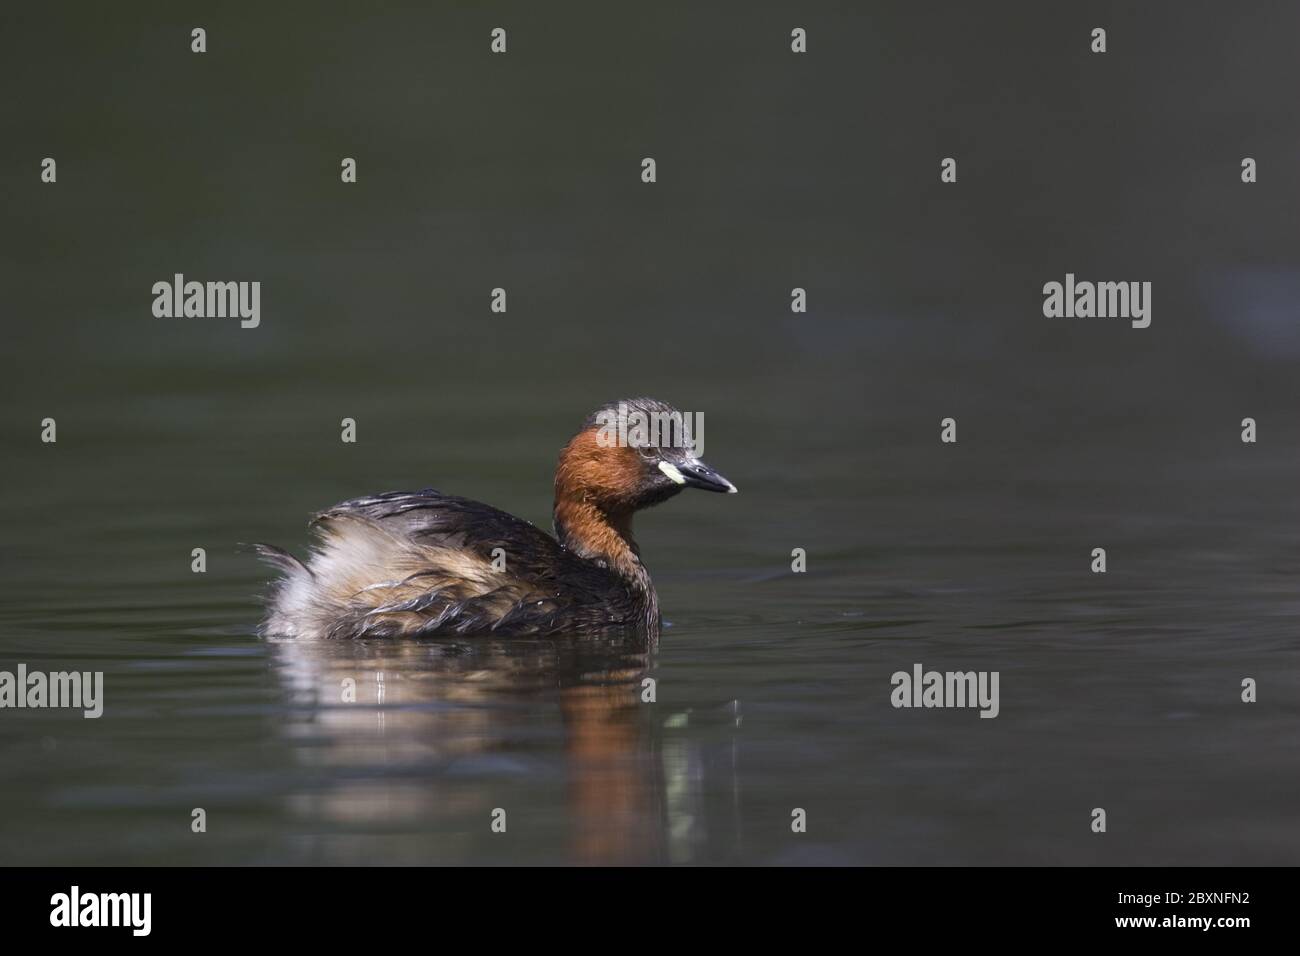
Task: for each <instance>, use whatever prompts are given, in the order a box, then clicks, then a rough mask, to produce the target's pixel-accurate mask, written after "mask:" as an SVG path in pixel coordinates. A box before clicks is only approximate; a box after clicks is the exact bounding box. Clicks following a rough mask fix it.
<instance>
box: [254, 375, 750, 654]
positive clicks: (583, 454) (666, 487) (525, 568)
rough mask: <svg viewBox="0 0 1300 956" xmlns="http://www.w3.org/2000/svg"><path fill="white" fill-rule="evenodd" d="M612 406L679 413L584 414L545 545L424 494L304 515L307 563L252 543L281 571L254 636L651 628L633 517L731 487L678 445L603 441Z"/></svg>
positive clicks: (497, 516)
mask: <svg viewBox="0 0 1300 956" xmlns="http://www.w3.org/2000/svg"><path fill="white" fill-rule="evenodd" d="M616 408H617V409H618V413H619V414H625V413H626V411H627V410H629V409H630V410H631V411H633V412H636V413H639V414H641V415H645V416H664V415H676V416H678V421H680V420H681V417H682V416H681V415H680V413H678V412H676V410H675V409H673V408H672V406H670V405H667V404H665V403H663V402H659V401H655V400H653V399H645V398H641V399H631V400H627V401H624V402H618V403H614V404H611V405H608V406H606V407H604V408H602V409H600V410H599V411H597V412H595V413H593V414H592V415H591V416H590V417H589V418H588V419H587V420H586V422H584V424H583V427H582V430H581V431H579V432H578V434H577V435H575V436H574V437H573V439H572V440H571V441H570V442H569V443H568V444H567V445H566V446H565V447H564V450H563V451H562V452H560V461H559V464H558V465H557V466H556V469H555V508H554V513H553V517H554V522H555V537H554V538H552V537H551V536H550V535H548V534H546V533H545V532H543V531H540V530H539V529H538V528H536V527H534V526H533V525H532V524H530V523H529V522H527V521H524V520H522V519H520V518H516V517H514V516H513V515H510V514H506V513H505V512H504V511H498V510H497V509H496V508H492V507H490V506H488V505H485V504H480V503H479V502H477V501H470V500H469V499H467V498H458V497H455V496H452V495H444V494H440V493H439V492H437V491H434V490H433V489H426V490H424V491H416V492H401V491H392V492H388V493H386V494H381V495H373V496H371V497H366V498H355V499H353V500H351V501H345V502H343V503H342V504H339V505H335V506H334V507H333V508H330V509H329V510H328V511H323V512H321V513H320V514H318V515H316V516H315V517H314V518H313V519H312V528H313V530H315V531H316V532H317V534H318V536H319V538H320V541H319V543H318V544H317V546H316V547H315V549H314V550H313V552H312V554H311V556H310V557H309V559H308V561H307V563H306V564H304V563H302V562H301V561H299V560H298V559H297V558H295V557H294V556H293V555H291V554H289V553H288V552H286V551H282V550H281V549H279V548H275V547H272V546H270V545H264V544H259V545H255V548H256V550H257V551H258V553H259V554H260V555H261V556H262V558H263V559H264V560H266V561H267V562H268V563H270V564H272V565H274V566H275V567H276V568H278V569H279V570H280V571H282V572H283V573H284V577H283V578H281V579H280V580H279V581H278V582H277V584H276V586H275V590H274V592H273V594H272V595H271V600H270V611H269V615H268V617H267V620H266V622H265V624H264V625H263V628H262V630H263V633H265V634H268V635H275V636H281V637H295V638H296V637H305V638H322V637H332V638H367V637H403V636H419V635H439V634H479V633H482V634H495V635H502V636H524V635H529V636H540V635H552V634H560V633H582V632H592V631H605V630H613V629H619V628H628V629H634V630H636V631H640V632H657V631H658V628H659V602H658V599H657V598H656V596H655V589H654V585H653V584H651V582H650V575H649V573H648V572H647V571H646V569H645V565H643V564H642V563H641V556H640V552H639V551H638V549H637V545H636V542H635V541H633V540H632V514H633V512H635V511H638V510H640V509H642V508H648V507H650V506H652V505H657V504H659V503H660V502H661V501H667V500H668V499H669V498H671V497H673V496H674V495H676V494H677V493H678V492H679V491H681V490H682V489H684V488H702V489H704V490H705V491H719V492H735V490H736V486H735V485H733V484H732V483H731V482H729V481H728V480H727V479H726V478H723V477H722V476H721V475H719V474H718V473H717V472H716V471H714V470H713V469H712V468H710V467H709V466H708V465H705V464H704V463H703V462H701V461H700V460H699V459H698V458H696V457H695V456H694V454H693V453H692V451H691V449H690V447H689V445H690V443H689V442H685V443H681V442H676V443H669V442H664V441H662V440H661V441H660V442H659V443H658V444H653V443H651V442H650V441H649V440H646V439H645V436H644V432H637V430H636V429H633V430H632V432H630V433H628V434H627V435H625V436H624V438H625V440H624V441H621V442H612V441H610V440H609V435H610V432H609V430H608V423H609V422H610V416H611V415H613V414H614V410H615V409H616ZM683 446H686V447H683ZM557 539H558V540H557ZM498 549H500V550H498Z"/></svg>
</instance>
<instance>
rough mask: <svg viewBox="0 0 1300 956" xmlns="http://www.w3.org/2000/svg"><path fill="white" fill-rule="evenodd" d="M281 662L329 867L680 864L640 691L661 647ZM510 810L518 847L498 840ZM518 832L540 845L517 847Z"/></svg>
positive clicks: (311, 817) (283, 647) (319, 646)
mask: <svg viewBox="0 0 1300 956" xmlns="http://www.w3.org/2000/svg"><path fill="white" fill-rule="evenodd" d="M272 651H273V655H274V658H275V660H276V662H277V665H278V670H279V672H280V675H281V678H282V681H283V683H284V685H285V687H286V688H287V690H288V693H289V697H290V700H291V702H292V708H291V715H292V716H291V719H290V720H289V721H288V722H287V723H286V725H285V726H286V733H287V735H288V739H289V741H290V743H291V744H292V746H293V749H294V751H295V754H296V757H297V759H298V761H299V762H300V763H301V764H302V765H304V766H306V767H307V768H309V769H310V770H311V771H312V773H311V774H310V779H311V780H312V785H311V786H308V787H299V788H295V792H294V793H293V794H292V795H291V797H290V802H291V810H292V812H293V814H294V815H295V817H298V818H300V819H304V820H306V821H308V822H309V824H310V829H311V831H312V832H313V833H314V834H315V835H317V836H319V837H320V838H319V839H318V840H317V846H316V849H317V850H318V851H319V852H318V853H317V854H316V855H317V857H318V858H320V859H321V860H322V861H323V862H351V861H356V860H357V859H358V858H364V857H365V854H366V853H367V852H369V851H368V850H367V849H366V848H367V847H369V848H370V850H374V848H376V847H377V846H381V852H382V853H383V855H384V857H385V859H394V854H396V858H397V859H398V860H399V861H400V862H471V861H475V860H482V859H486V860H499V861H502V862H506V861H510V862H528V861H529V860H531V859H538V860H548V859H554V857H556V856H559V857H560V858H561V859H565V860H573V861H575V862H584V863H643V862H659V861H667V860H669V859H670V858H676V857H679V856H680V854H679V853H676V852H671V853H670V850H669V847H668V843H669V839H670V837H669V831H670V827H669V826H667V825H666V814H667V812H668V807H667V804H668V803H669V802H670V801H669V800H668V799H667V798H666V789H665V784H664V762H663V760H662V759H661V758H660V749H661V748H660V747H659V745H658V743H657V741H658V738H659V735H660V733H661V725H662V723H663V720H662V717H661V716H657V715H656V713H655V711H656V708H655V706H654V705H653V704H651V703H649V701H648V700H647V698H648V697H649V696H650V694H651V688H649V686H648V685H646V684H645V683H643V682H644V681H645V680H646V678H647V677H648V676H649V674H650V671H651V667H652V663H653V653H654V647H653V645H652V642H651V641H650V640H649V639H646V638H639V637H626V636H619V637H609V638H605V637H591V638H584V639H582V640H567V641H495V640H483V639H478V640H473V641H470V640H462V641H454V642H453V641H445V640H444V641H429V642H417V641H402V642H395V641H388V642H355V641H318V642H281V643H275V644H273V645H272ZM660 714H662V712H660ZM497 808H504V809H505V810H506V812H507V820H508V826H507V829H506V833H507V834H510V835H511V837H510V838H509V840H507V838H506V837H505V835H504V834H502V835H500V836H499V837H498V836H495V835H493V832H492V830H491V829H490V826H489V822H490V819H491V817H492V814H493V811H494V810H496V809H497ZM520 832H526V833H527V834H528V836H529V839H528V840H526V841H525V842H515V837H516V836H517V835H518V834H519V833H520ZM321 834H323V836H321ZM386 837H387V838H389V839H387V841H386V842H385V838H386ZM397 837H400V839H396V838H397ZM507 844H509V845H507ZM542 847H546V848H548V851H549V852H541V851H540V849H539V848H542ZM511 848H514V850H515V851H516V852H515V853H513V854H512V851H511Z"/></svg>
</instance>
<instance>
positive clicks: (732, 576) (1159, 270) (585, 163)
mask: <svg viewBox="0 0 1300 956" xmlns="http://www.w3.org/2000/svg"><path fill="white" fill-rule="evenodd" d="M0 16H2V17H3V29H0V75H3V77H4V79H5V85H6V88H7V89H9V90H10V91H11V92H10V95H8V96H6V97H4V99H3V101H2V102H0V123H2V128H3V130H4V142H5V147H4V149H3V150H0V182H2V183H3V186H0V190H2V192H0V204H2V206H3V209H4V228H3V231H2V232H0V282H2V283H3V289H4V292H5V295H4V303H3V317H4V340H5V347H4V349H3V357H2V358H0V362H2V363H3V365H2V366H0V369H2V373H3V375H2V381H3V386H2V387H3V389H4V402H3V415H2V416H0V441H2V442H3V449H4V451H3V456H2V458H3V462H4V464H3V469H2V470H0V474H2V475H3V478H2V479H0V480H2V481H3V492H4V493H3V494H0V527H3V534H2V535H0V562H2V566H0V571H2V572H3V573H2V574H0V669H8V670H12V669H13V668H14V667H15V666H16V664H17V663H19V662H23V663H26V664H27V665H28V666H29V667H30V668H33V669H47V670H61V669H74V668H75V669H78V670H102V671H104V672H105V685H106V690H105V693H106V704H105V713H104V716H103V717H102V718H101V719H99V720H83V719H82V718H81V717H80V714H79V713H76V712H60V711H30V710H25V711H4V712H0V766H3V768H4V786H3V788H0V862H4V863H69V864H107V863H121V864H135V863H140V864H154V863H179V864H228V863H570V862H620V863H622V862H637V863H640V862H648V863H755V864H772V863H777V864H779V863H830V864H834V863H865V864H911V863H925V864H933V863H943V864H1003V863H1011V864H1025V863H1070V864H1094V863H1095V864H1225V863H1250V864H1257V863H1258V864H1274V863H1292V864H1293V863H1295V862H1296V861H1297V858H1298V857H1300V826H1298V825H1297V820H1296V814H1295V807H1296V805H1297V803H1298V802H1300V771H1298V770H1297V762H1296V760H1295V756H1296V750H1295V748H1296V741H1297V739H1298V738H1297V733H1296V731H1297V719H1298V718H1300V707H1298V706H1297V700H1298V699H1300V698H1298V697H1297V691H1300V653H1298V652H1297V637H1296V621H1297V615H1298V614H1300V597H1298V590H1300V589H1298V584H1300V582H1298V579H1297V574H1298V572H1300V525H1298V524H1297V521H1298V519H1300V506H1298V505H1297V502H1296V493H1295V490H1296V487H1297V484H1296V474H1297V469H1298V467H1300V407H1298V403H1297V397H1298V389H1300V385H1298V383H1297V371H1298V370H1300V323H1298V322H1297V302H1298V301H1300V242H1298V239H1297V222H1300V215H1297V213H1298V212H1300V208H1298V206H1300V173H1298V172H1297V157H1298V155H1300V100H1297V98H1296V89H1297V80H1298V79H1300V76H1298V74H1297V64H1296V57H1295V51H1294V37H1295V36H1296V35H1297V30H1300V9H1298V8H1297V7H1296V6H1295V4H1293V3H1285V2H1278V3H1251V4H1246V5H1228V4H1224V3H1188V2H1152V3H1143V4H1141V5H1132V4H1126V3H1088V4H1082V3H1073V4H1037V3H995V4H978V5H977V4H957V3H903V2H896V3H871V4H817V3H775V2H762V3H753V2H746V3H739V2H736V3H720V4H712V5H709V6H708V7H707V8H704V7H702V6H701V5H699V4H685V3H655V4H650V5H632V4H626V5H624V4H618V5H614V4H595V3H593V4H546V5H542V4H536V3H498V4H493V5H492V7H491V9H484V8H482V6H481V5H479V4H470V3H462V4H449V3H435V4H430V3H419V4H415V3H411V4H396V3H395V4H387V5H384V6H383V7H382V8H381V9H373V8H371V7H370V6H369V5H365V4H351V5H345V4H337V5H333V4H276V5H260V4H251V3H250V4H243V3H230V4H221V5H220V6H209V5H206V4H185V3H166V4H162V3H159V4H144V3H140V4H131V5H130V6H129V7H126V8H124V7H121V6H111V7H106V6H103V5H99V4H89V3H80V4H57V3H56V4H48V5H42V6H41V7H40V8H39V9H37V8H35V7H31V6H27V7H22V8H19V7H12V5H11V7H10V8H6V10H5V11H4V13H3V14H0ZM196 26H202V27H203V28H205V29H206V31H207V49H208V52H207V53H206V54H203V55H196V54H194V53H191V52H190V30H191V29H192V28H193V27H196ZM498 26H500V27H504V28H505V29H506V30H507V31H508V53H506V54H505V55H493V54H492V53H491V52H490V51H489V32H490V31H491V30H492V28H494V27H498ZM1097 26H1101V27H1104V28H1105V29H1106V30H1107V31H1108V52H1106V53H1105V54H1104V55H1096V54H1093V53H1091V52H1090V49H1089V47H1090V33H1091V30H1092V29H1093V28H1094V27H1097ZM794 27H803V28H804V29H806V30H807V34H808V53H807V54H805V55H795V54H793V53H791V52H790V31H791V29H793V28H794ZM47 156H49V157H53V158H55V159H56V160H57V163H58V167H57V169H58V181H57V184H54V185H47V184H42V183H41V182H40V177H39V174H40V163H41V160H42V159H43V158H44V157H47ZM647 156H649V157H654V158H655V160H656V161H657V164H658V182H657V183H655V184H653V185H646V184H644V183H642V182H641V178H640V172H641V165H640V164H641V160H642V158H643V157H647ZM1247 156H1249V157H1253V158H1254V159H1256V160H1257V162H1258V169H1259V173H1258V175H1259V181H1258V182H1257V183H1255V184H1251V185H1246V184H1243V183H1242V182H1241V177H1240V171H1241V160H1242V158H1243V157H1247ZM344 157H354V158H355V159H356V160H357V164H358V182H357V183H356V184H351V185H345V184H343V183H341V182H340V177H339V174H340V162H341V160H342V159H343V158H344ZM944 157H954V158H956V159H957V162H958V181H957V183H956V184H949V185H945V184H942V183H941V182H940V180H939V164H940V161H941V159H943V158H944ZM176 272H181V273H184V274H185V276H186V277H187V278H189V279H198V280H201V281H202V280H231V281H239V280H243V281H251V280H257V281H260V282H261V284H262V286H261V310H262V316H261V324H260V327H258V328H256V329H251V330H248V329H241V328H240V325H239V322H238V320H234V319H160V318H155V317H154V316H153V315H152V312H151V306H152V302H153V295H152V293H151V287H152V285H153V283H155V282H157V281H170V279H171V277H172V275H173V274H174V273H176ZM1067 272H1073V273H1075V274H1076V275H1077V276H1078V277H1079V278H1080V279H1091V280H1116V281H1118V280H1124V281H1150V282H1151V283H1152V284H1153V295H1152V301H1153V313H1152V315H1153V319H1152V324H1151V327H1150V328H1148V329H1146V330H1136V329H1132V328H1130V326H1129V323H1128V322H1127V321H1124V320H1122V319H1056V320H1052V319H1047V318H1044V316H1043V314H1042V291H1041V290H1042V286H1043V284H1044V283H1045V282H1049V281H1062V280H1063V279H1064V277H1065V274H1066V273H1067ZM796 286H798V287H802V288H805V289H806V290H807V292H808V312H807V314H802V315H797V314H792V313H791V311H790V290H791V289H792V288H794V287H796ZM495 287H503V288H505V289H506V290H507V293H508V312H506V313H505V314H496V313H493V312H491V311H490V310H489V302H490V293H491V290H492V289H493V288H495ZM641 394H646V395H653V396H656V397H659V398H662V399H665V400H667V401H670V402H673V403H674V404H676V405H677V406H678V407H679V408H682V409H685V410H689V411H693V412H702V413H703V414H704V416H705V420H706V431H705V442H706V445H705V447H706V453H707V458H708V460H709V461H710V462H711V463H712V464H714V465H715V466H717V467H718V468H719V469H720V470H721V471H722V472H723V473H724V474H726V475H727V476H728V477H729V478H731V479H732V480H733V481H734V482H735V483H736V484H737V485H738V486H739V487H740V490H741V494H739V495H737V496H734V497H729V498H725V499H724V498H721V497H717V496H705V495H698V496H690V495H685V496H682V497H680V498H678V499H675V500H674V501H672V502H671V503H670V504H668V505H666V506H664V507H662V508H660V509H656V510H655V511H653V512H650V513H648V514H645V515H643V516H642V517H641V518H640V519H639V520H638V539H639V541H640V544H641V547H642V551H643V554H644V556H645V558H646V561H647V564H648V565H649V567H650V569H651V571H652V573H653V574H654V577H655V580H656V583H657V585H658V587H659V591H660V598H661V604H662V606H663V608H664V612H665V618H666V622H667V625H668V626H667V628H666V630H665V633H664V635H663V638H662V640H661V642H660V643H659V646H658V647H648V646H628V645H627V644H625V643H623V644H611V643H608V642H601V641H594V642H593V641H586V642H566V641H550V642H508V643H502V642H496V641H462V642H446V641H444V642H437V641H434V642H411V643H408V644H400V645H398V644H382V643H374V644H368V645H361V644H346V645H343V644H326V645H307V644H277V643H272V642H266V641H263V640H261V639H259V638H258V637H257V636H256V633H255V628H256V625H257V622H258V620H259V616H260V613H261V602H260V595H261V593H262V591H263V588H264V585H265V582H266V581H267V579H268V573H267V572H266V570H265V569H263V568H261V567H260V566H259V565H257V564H256V562H255V561H253V559H252V558H251V557H249V556H248V555H246V554H242V553H240V552H238V550H237V545H238V543H239V542H247V541H258V540H265V541H270V542H274V543H276V544H279V545H281V546H284V547H288V548H290V549H291V550H295V551H298V552H299V553H301V552H302V550H303V548H304V546H305V544H306V541H307V536H306V528H305V522H306V518H307V516H308V515H309V514H310V513H311V512H312V511H315V510H317V509H320V508H322V507H325V506H327V505H330V504H332V503H334V502H335V501H338V500H341V499H344V498H347V497H351V496H354V495H358V494H362V493H367V492H375V491H383V490H390V489H414V488H420V487H425V486H435V487H437V488H439V489H441V490H443V491H446V492H450V493H457V494H463V495H467V496H470V497H474V498H478V499H480V500H484V501H487V502H490V503H492V504H494V505H496V506H498V507H502V508H505V509H507V510H509V511H512V512H514V513H515V514H518V515H521V516H523V517H525V518H527V519H529V520H531V521H533V522H534V523H536V524H538V525H540V526H542V527H548V528H549V523H550V496H551V479H552V471H553V468H554V462H555V456H556V454H557V452H558V450H559V448H560V446H561V445H562V444H563V442H564V441H565V440H567V438H568V437H569V436H570V435H571V434H572V433H573V431H574V430H576V428H577V427H578V425H579V424H580V423H581V421H582V419H583V418H584V417H585V416H586V415H587V414H588V413H589V412H590V411H592V410H593V409H595V408H596V407H598V406H599V405H601V404H602V403H604V402H606V401H609V400H611V399H617V398H619V397H627V396H632V395H641ZM949 416H951V417H954V418H956V419H957V422H958V438H959V441H958V443H957V444H955V445H945V444H941V443H940V441H939V422H940V419H942V418H944V417H949ZM1247 416H1249V417H1253V418H1255V419H1256V420H1257V422H1258V427H1259V440H1258V442H1257V443H1256V444H1243V443H1242V442H1241V441H1240V431H1241V425H1240V423H1241V420H1242V418H1244V417H1247ZM47 417H50V418H54V419H55V420H56V421H57V427H58V442H57V444H43V443H42V442H41V441H40V423H41V420H42V419H44V418H47ZM344 417H351V418H354V419H355V420H356V422H357V433H358V440H357V442H356V443H355V444H344V443H342V442H340V440H339V433H340V424H339V423H340V420H341V419H342V418H344ZM195 547H203V548H205V549H206V550H207V554H208V570H207V572H206V573H205V574H202V575H200V574H194V573H192V572H191V570H190V561H191V558H190V553H191V549H192V548H195ZM1095 547H1104V548H1106V549H1107V552H1108V562H1109V571H1108V573H1107V574H1105V575H1094V574H1092V573H1090V571H1089V564H1090V561H1091V558H1090V552H1091V550H1092V549H1093V548H1095ZM793 548H804V549H806V551H807V554H808V572H807V573H806V574H793V573H791V571H790V553H791V550H792V549H793ZM917 662H920V663H922V664H923V665H924V666H925V667H926V668H935V669H940V670H965V669H995V670H999V671H1000V672H1001V697H1002V699H1001V716H1000V717H999V718H998V719H996V720H980V719H978V718H977V715H976V714H975V712H973V711H948V710H944V711H935V710H931V711H914V710H894V709H893V708H891V706H890V704H889V691H890V683H889V678H890V675H891V674H892V673H893V672H895V671H897V670H910V669H911V666H912V665H913V664H914V663H917ZM647 675H649V676H653V677H654V678H656V680H657V682H658V701H657V702H656V703H654V704H643V703H641V702H640V697H639V690H640V681H641V679H642V678H643V677H644V676H647ZM1248 676H1249V677H1254V678H1256V679H1257V680H1258V681H1259V682H1260V690H1259V703H1257V704H1254V705H1246V704H1243V703H1241V702H1240V700H1239V695H1240V682H1241V679H1242V678H1243V677H1248ZM348 678H351V679H353V680H355V681H356V682H357V686H358V700H357V703H355V704H350V705H344V704H341V703H340V702H339V694H338V691H339V687H340V685H341V682H342V681H343V680H346V679H348ZM195 807H202V808H204V809H205V810H206V811H207V815H208V831H207V832H206V833H204V834H194V833H192V832H191V831H190V819H191V810H192V809H193V808H195ZM796 807H799V808H803V809H805V810H806V811H807V814H808V832H807V833H805V834H793V833H792V832H791V829H790V815H791V811H792V809H793V808H796ZM1094 807H1104V808H1106V810H1107V812H1108V815H1109V824H1110V832H1109V833H1107V834H1106V835H1104V836H1099V835H1095V834H1093V833H1091V832H1090V830H1089V823H1090V816H1089V814H1090V812H1091V810H1092V808H1094ZM495 808H503V809H505V810H506V811H507V814H508V820H509V823H508V830H507V833H505V834H493V833H492V832H491V831H490V829H489V823H490V814H491V811H492V810H493V809H495Z"/></svg>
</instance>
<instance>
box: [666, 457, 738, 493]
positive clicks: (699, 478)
mask: <svg viewBox="0 0 1300 956" xmlns="http://www.w3.org/2000/svg"><path fill="white" fill-rule="evenodd" d="M659 470H660V471H662V472H663V473H664V474H665V475H667V476H668V477H669V478H670V479H671V480H672V481H674V482H675V483H677V484H679V485H684V486H685V487H687V488H699V489H701V490H703V491H720V492H724V493H726V494H729V495H734V494H735V493H736V491H737V490H738V489H737V488H736V486H735V485H733V484H732V483H731V482H729V481H728V480H727V479H726V478H723V477H722V476H721V475H720V474H718V473H717V472H716V471H714V470H713V469H712V468H710V467H709V466H708V465H706V464H705V463H704V462H702V461H700V460H699V459H698V458H691V459H688V460H687V461H684V462H680V463H677V464H674V463H672V462H667V461H661V462H660V463H659Z"/></svg>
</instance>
